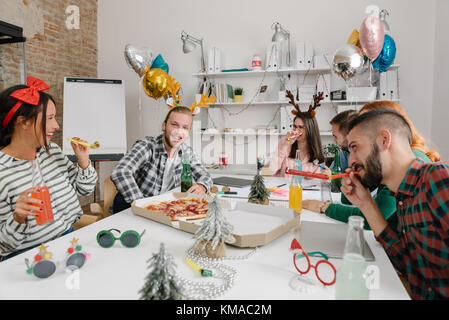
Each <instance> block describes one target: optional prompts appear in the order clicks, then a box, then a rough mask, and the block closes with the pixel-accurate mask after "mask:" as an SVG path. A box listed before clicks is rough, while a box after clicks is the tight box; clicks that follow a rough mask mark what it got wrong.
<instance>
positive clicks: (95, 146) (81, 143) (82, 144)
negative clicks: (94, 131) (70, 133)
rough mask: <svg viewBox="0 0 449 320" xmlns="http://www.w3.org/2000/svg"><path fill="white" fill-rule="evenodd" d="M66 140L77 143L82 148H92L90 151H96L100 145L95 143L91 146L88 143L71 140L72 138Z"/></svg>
mask: <svg viewBox="0 0 449 320" xmlns="http://www.w3.org/2000/svg"><path fill="white" fill-rule="evenodd" d="M67 140H69V141H70V142H73V143H77V144H79V145H81V146H84V147H88V148H92V149H97V148H99V147H100V143H99V142H98V141H95V142H94V143H93V144H90V143H87V142H83V141H79V140H76V139H72V138H67Z"/></svg>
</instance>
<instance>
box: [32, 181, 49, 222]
mask: <svg viewBox="0 0 449 320" xmlns="http://www.w3.org/2000/svg"><path fill="white" fill-rule="evenodd" d="M31 197H32V198H34V199H39V200H41V201H42V202H43V203H44V204H42V205H41V206H40V207H39V208H42V210H41V211H38V213H37V215H36V223H37V224H39V225H42V224H46V223H49V222H53V220H54V217H53V209H52V207H51V200H50V192H49V190H48V187H47V186H39V187H38V189H37V192H33V193H32V194H31Z"/></svg>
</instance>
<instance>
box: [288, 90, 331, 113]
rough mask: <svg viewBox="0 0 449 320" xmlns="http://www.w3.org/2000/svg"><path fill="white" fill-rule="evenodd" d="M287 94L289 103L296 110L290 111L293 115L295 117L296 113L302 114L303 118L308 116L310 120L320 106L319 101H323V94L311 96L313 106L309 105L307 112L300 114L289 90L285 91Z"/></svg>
mask: <svg viewBox="0 0 449 320" xmlns="http://www.w3.org/2000/svg"><path fill="white" fill-rule="evenodd" d="M285 92H286V93H287V97H288V98H289V99H290V101H289V103H290V104H291V105H292V106H294V107H295V109H296V110H292V113H293V115H295V116H296V115H297V114H298V112H300V113H302V114H303V115H305V116H308V117H310V118H313V117H315V115H316V111H315V109H316V108H318V107H319V106H321V104H320V101H321V100H323V99H324V97H323V94H324V92H318V94H314V95H313V106H312V105H309V110H307V111H305V112H302V111H301V109H299V105H298V104H297V103H295V97H294V96H293V94H292V93H291V92H290V90H285Z"/></svg>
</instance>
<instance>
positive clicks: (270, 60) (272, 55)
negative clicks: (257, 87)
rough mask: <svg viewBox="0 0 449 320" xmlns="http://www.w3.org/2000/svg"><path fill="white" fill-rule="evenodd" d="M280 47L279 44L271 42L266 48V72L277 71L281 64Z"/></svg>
mask: <svg viewBox="0 0 449 320" xmlns="http://www.w3.org/2000/svg"><path fill="white" fill-rule="evenodd" d="M280 57H281V55H280V45H279V42H272V43H271V45H270V46H269V47H268V48H267V59H266V61H267V65H266V69H267V70H277V69H279V66H280V64H281V61H280Z"/></svg>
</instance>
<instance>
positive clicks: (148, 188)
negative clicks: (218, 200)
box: [111, 135, 212, 203]
mask: <svg viewBox="0 0 449 320" xmlns="http://www.w3.org/2000/svg"><path fill="white" fill-rule="evenodd" d="M184 154H187V155H188V157H189V160H190V167H191V170H192V177H193V180H194V181H195V182H194V183H196V184H202V185H203V186H204V187H206V189H207V191H209V189H210V187H211V186H212V177H211V175H210V173H209V172H208V171H207V170H206V169H205V168H204V167H203V165H202V164H201V162H200V161H199V160H198V157H197V156H196V155H195V153H194V152H193V150H192V148H191V147H189V146H188V145H186V144H185V143H183V144H181V146H180V147H179V150H178V156H177V157H175V159H174V162H173V171H174V174H173V175H172V176H171V177H170V182H169V183H168V185H167V190H171V189H173V188H175V187H177V186H179V185H180V184H181V172H182V159H184ZM167 158H168V154H167V151H166V149H165V146H164V142H163V137H162V135H159V136H157V137H145V138H144V139H142V140H137V141H136V142H135V143H134V145H133V146H132V148H131V150H130V151H129V152H128V153H127V154H126V155H125V156H124V157H123V158H122V159H121V160H120V162H119V163H118V164H117V166H116V167H115V169H114V171H113V172H112V174H111V180H112V181H113V182H114V184H115V186H116V187H117V190H118V191H119V192H120V193H121V194H122V196H123V198H124V199H125V201H126V202H127V203H132V202H133V201H134V200H136V199H141V198H145V197H152V196H156V195H159V194H160V193H161V190H162V184H163V179H164V172H165V164H166V162H167Z"/></svg>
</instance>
